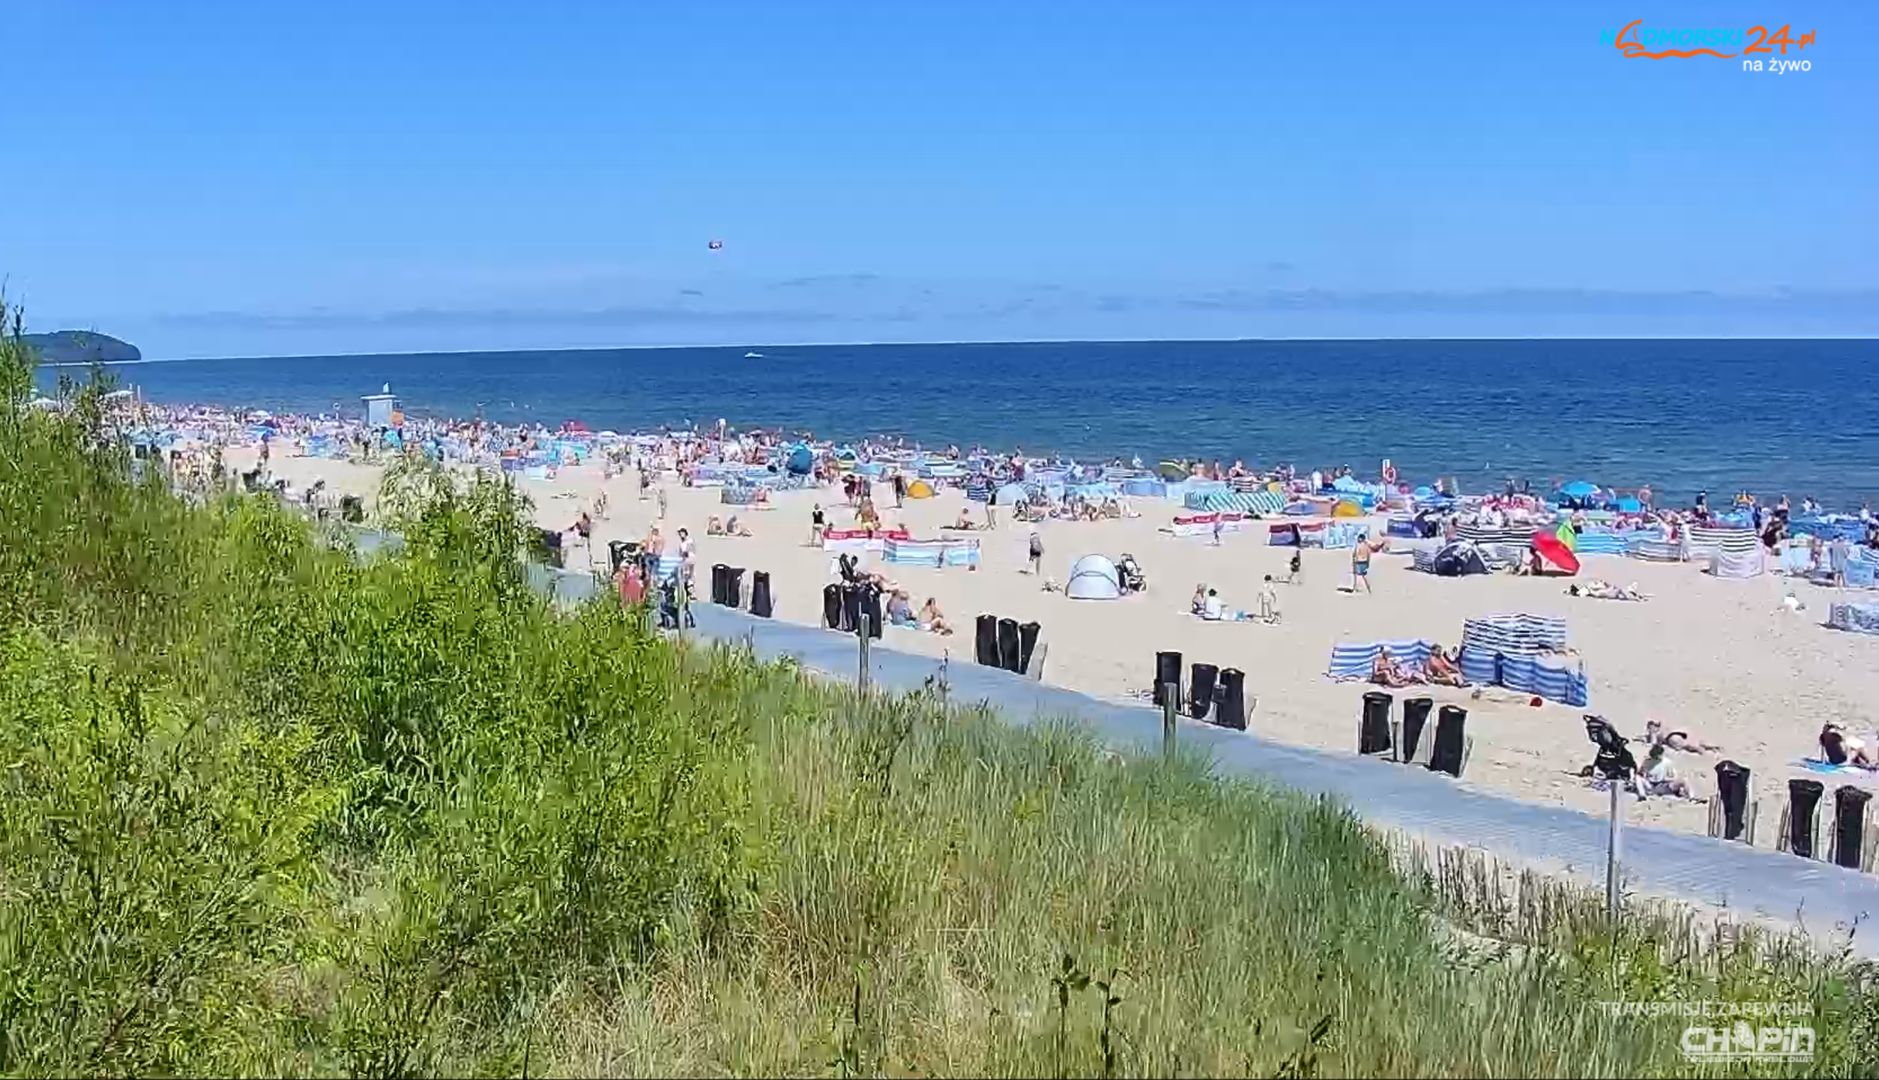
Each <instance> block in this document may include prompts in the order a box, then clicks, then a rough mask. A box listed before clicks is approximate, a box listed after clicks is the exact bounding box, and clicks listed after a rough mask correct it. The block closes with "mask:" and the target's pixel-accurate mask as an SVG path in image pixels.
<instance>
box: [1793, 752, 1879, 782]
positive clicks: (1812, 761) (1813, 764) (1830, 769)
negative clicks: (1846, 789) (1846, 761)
mask: <svg viewBox="0 0 1879 1080" xmlns="http://www.w3.org/2000/svg"><path fill="white" fill-rule="evenodd" d="M1792 764H1793V765H1794V767H1795V768H1797V769H1806V770H1807V771H1808V772H1811V773H1825V774H1827V775H1829V776H1867V777H1870V776H1871V775H1872V774H1873V771H1872V770H1871V769H1862V768H1860V767H1859V766H1858V765H1835V764H1834V763H1833V762H1831V761H1828V760H1826V759H1824V758H1811V757H1808V758H1802V759H1801V760H1799V761H1796V762H1793V763H1792Z"/></svg>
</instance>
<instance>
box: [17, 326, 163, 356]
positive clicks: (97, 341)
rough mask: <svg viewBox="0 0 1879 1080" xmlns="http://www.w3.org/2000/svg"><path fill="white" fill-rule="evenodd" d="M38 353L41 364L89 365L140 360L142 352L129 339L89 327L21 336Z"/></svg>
mask: <svg viewBox="0 0 1879 1080" xmlns="http://www.w3.org/2000/svg"><path fill="white" fill-rule="evenodd" d="M22 340H24V341H25V342H26V344H28V345H30V346H32V348H33V349H34V351H36V352H38V353H39V362H40V363H42V364H89V363H92V362H94V361H95V362H99V363H106V362H111V361H118V360H142V359H143V356H144V354H143V353H140V352H138V351H137V346H135V345H132V344H131V343H130V342H128V341H119V340H118V339H116V338H114V337H112V336H111V335H109V334H100V333H96V332H94V331H91V330H55V331H53V332H52V333H50V334H27V335H25V337H24V338H23V339H22Z"/></svg>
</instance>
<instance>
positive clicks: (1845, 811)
mask: <svg viewBox="0 0 1879 1080" xmlns="http://www.w3.org/2000/svg"><path fill="white" fill-rule="evenodd" d="M1871 823H1872V792H1870V791H1867V790H1866V789H1865V788H1862V787H1855V786H1854V785H1852V784H1842V785H1841V786H1840V787H1839V788H1837V789H1836V790H1835V791H1834V793H1833V835H1832V836H1830V837H1828V839H1827V861H1828V862H1830V863H1833V864H1834V865H1835V866H1844V867H1846V868H1847V869H1848V870H1858V871H1860V872H1862V873H1864V872H1866V871H1869V870H1871V869H1872V858H1873V830H1872V828H1871Z"/></svg>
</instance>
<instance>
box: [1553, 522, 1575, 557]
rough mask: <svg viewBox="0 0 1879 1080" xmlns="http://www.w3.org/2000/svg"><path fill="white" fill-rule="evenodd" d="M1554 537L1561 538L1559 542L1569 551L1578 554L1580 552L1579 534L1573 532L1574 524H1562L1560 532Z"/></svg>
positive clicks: (1560, 524)
mask: <svg viewBox="0 0 1879 1080" xmlns="http://www.w3.org/2000/svg"><path fill="white" fill-rule="evenodd" d="M1553 535H1554V536H1557V537H1559V542H1560V543H1562V544H1564V545H1566V550H1567V551H1572V552H1577V551H1578V550H1579V534H1578V533H1576V532H1573V531H1572V522H1570V521H1562V522H1560V523H1559V531H1558V532H1556V533H1554V534H1553Z"/></svg>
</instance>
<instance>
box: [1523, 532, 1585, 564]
mask: <svg viewBox="0 0 1879 1080" xmlns="http://www.w3.org/2000/svg"><path fill="white" fill-rule="evenodd" d="M1533 550H1535V551H1537V552H1539V553H1540V558H1541V559H1543V560H1545V561H1546V562H1548V563H1551V564H1552V565H1553V566H1556V567H1558V568H1559V569H1560V570H1562V571H1564V572H1566V573H1568V574H1576V573H1578V572H1579V556H1577V555H1574V554H1573V553H1572V549H1571V548H1569V547H1567V546H1566V544H1565V541H1563V540H1561V539H1560V538H1559V537H1558V535H1557V534H1554V533H1550V532H1536V533H1534V534H1533Z"/></svg>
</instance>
